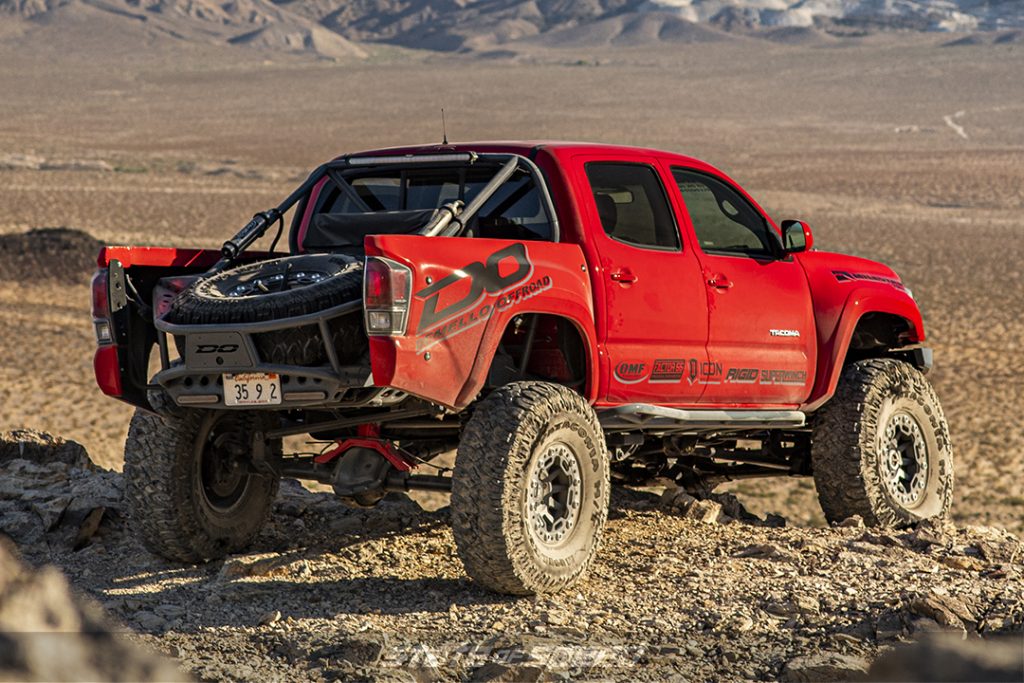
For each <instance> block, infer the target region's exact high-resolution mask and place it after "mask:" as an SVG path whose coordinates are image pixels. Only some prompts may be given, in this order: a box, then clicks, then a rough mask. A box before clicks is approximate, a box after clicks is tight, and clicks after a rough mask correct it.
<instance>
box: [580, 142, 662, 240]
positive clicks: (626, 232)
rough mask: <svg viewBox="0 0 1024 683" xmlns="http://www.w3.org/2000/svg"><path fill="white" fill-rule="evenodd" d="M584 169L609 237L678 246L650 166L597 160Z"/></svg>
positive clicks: (653, 171) (660, 190)
mask: <svg viewBox="0 0 1024 683" xmlns="http://www.w3.org/2000/svg"><path fill="white" fill-rule="evenodd" d="M586 169H587V179H588V180H589V181H590V188H591V190H592V191H593V193H594V203H595V204H596V205H597V214H598V216H599V217H600V219H601V226H602V227H603V228H604V231H605V233H606V234H607V235H608V236H609V237H611V238H612V239H614V240H618V241H619V242H625V243H626V244H631V245H633V246H637V247H645V248H648V249H671V250H678V249H679V230H678V229H677V228H676V223H675V220H674V219H673V217H672V211H671V209H670V208H669V205H668V198H667V197H666V196H665V188H664V187H663V186H662V184H661V180H659V178H658V173H657V172H656V171H655V170H654V169H653V168H652V167H650V166H646V165H643V164H627V163H609V162H597V163H589V164H587V166H586Z"/></svg>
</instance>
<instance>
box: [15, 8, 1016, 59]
mask: <svg viewBox="0 0 1024 683" xmlns="http://www.w3.org/2000/svg"><path fill="white" fill-rule="evenodd" d="M86 10H87V11H89V12H91V14H92V15H93V16H94V17H101V18H102V19H103V20H104V21H107V22H109V23H110V24H111V26H112V28H114V29H115V30H116V31H119V32H124V31H130V30H135V31H143V32H147V31H148V32H150V33H152V34H154V35H155V34H160V35H162V36H165V37H168V36H169V37H172V38H175V39H178V40H183V41H186V42H202V43H207V44H221V45H229V46H238V45H241V46H249V47H257V48H262V49H265V50H270V51H283V52H291V53H299V54H308V55H312V56H317V57H321V58H328V59H335V60H337V59H362V58H365V57H367V56H368V54H369V49H368V48H369V46H372V45H374V44H383V45H394V46H399V47H403V48H411V49H416V50H427V51H434V52H469V53H473V52H478V53H482V52H486V51H488V50H494V49H496V48H499V47H506V48H514V47H515V46H516V45H523V46H529V45H541V46H545V47H591V48H594V47H611V46H637V45H645V44H660V43H691V42H707V41H719V40H729V39H731V38H733V37H735V36H744V37H754V38H765V39H768V40H773V41H806V40H810V39H814V38H815V37H839V38H843V37H861V36H865V35H870V34H874V33H879V32H891V31H905V32H921V33H946V34H951V35H952V36H953V38H954V40H953V41H952V42H951V44H954V43H955V44H967V43H971V42H972V41H966V42H965V41H962V40H960V41H959V43H958V42H957V41H958V40H959V39H960V38H962V37H963V36H970V35H974V34H977V33H979V32H1000V31H1003V32H1009V33H1013V32H1019V31H1020V30H1022V29H1024V3H1022V2H1018V1H1017V0H581V1H576V2H573V1H571V0H310V1H306V0H233V1H231V2H228V1H226V0H0V23H9V24H11V23H17V22H18V21H19V20H20V22H21V24H22V26H21V28H24V29H25V30H29V31H30V30H31V29H32V28H33V26H36V25H40V24H44V23H45V24H47V25H51V26H57V27H60V25H61V21H62V20H63V19H64V18H65V17H67V16H70V15H73V14H75V13H76V12H80V11H86ZM973 42H974V43H977V42H979V41H973ZM982 42H983V41H982Z"/></svg>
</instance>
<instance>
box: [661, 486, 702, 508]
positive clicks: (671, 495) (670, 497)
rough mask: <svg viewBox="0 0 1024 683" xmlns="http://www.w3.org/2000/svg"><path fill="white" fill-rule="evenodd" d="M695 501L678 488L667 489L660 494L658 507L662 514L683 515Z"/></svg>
mask: <svg viewBox="0 0 1024 683" xmlns="http://www.w3.org/2000/svg"><path fill="white" fill-rule="evenodd" d="M696 502H697V499H696V498H694V497H693V496H691V495H690V494H689V493H687V492H686V491H684V490H683V489H681V488H678V487H671V486H669V487H667V488H666V489H665V491H664V492H663V493H662V494H661V498H660V499H659V501H658V507H659V508H660V509H661V510H663V511H664V512H669V513H685V512H686V511H687V510H689V509H690V506H691V505H693V504H694V503H696Z"/></svg>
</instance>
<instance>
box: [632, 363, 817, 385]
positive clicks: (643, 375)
mask: <svg viewBox="0 0 1024 683" xmlns="http://www.w3.org/2000/svg"><path fill="white" fill-rule="evenodd" d="M612 374H613V375H614V376H615V379H616V380H617V381H618V382H619V383H620V384H639V383H640V382H643V381H644V380H647V381H648V382H649V383H650V384H676V383H679V382H683V381H686V382H687V383H688V384H689V385H690V386H693V385H694V384H768V385H772V384H774V385H780V384H783V385H791V386H803V385H805V384H806V383H807V372H806V371H804V370H778V369H774V368H728V369H725V368H724V367H723V366H722V364H721V363H717V362H714V361H700V360H697V359H696V358H658V359H656V360H655V361H654V362H653V363H647V362H646V361H622V362H620V363H617V364H616V365H615V367H614V368H613V370H612Z"/></svg>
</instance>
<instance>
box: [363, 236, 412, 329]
mask: <svg viewBox="0 0 1024 683" xmlns="http://www.w3.org/2000/svg"><path fill="white" fill-rule="evenodd" d="M411 289H412V271H411V270H409V269H408V268H407V267H406V266H403V265H402V264H401V263H395V262H394V261H392V260H390V259H386V258H381V257H379V256H368V257H367V258H366V267H365V269H364V270H363V307H364V309H365V311H366V333H367V334H368V335H377V336H380V335H401V334H405V324H406V320H407V319H408V317H409V298H410V292H411Z"/></svg>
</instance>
